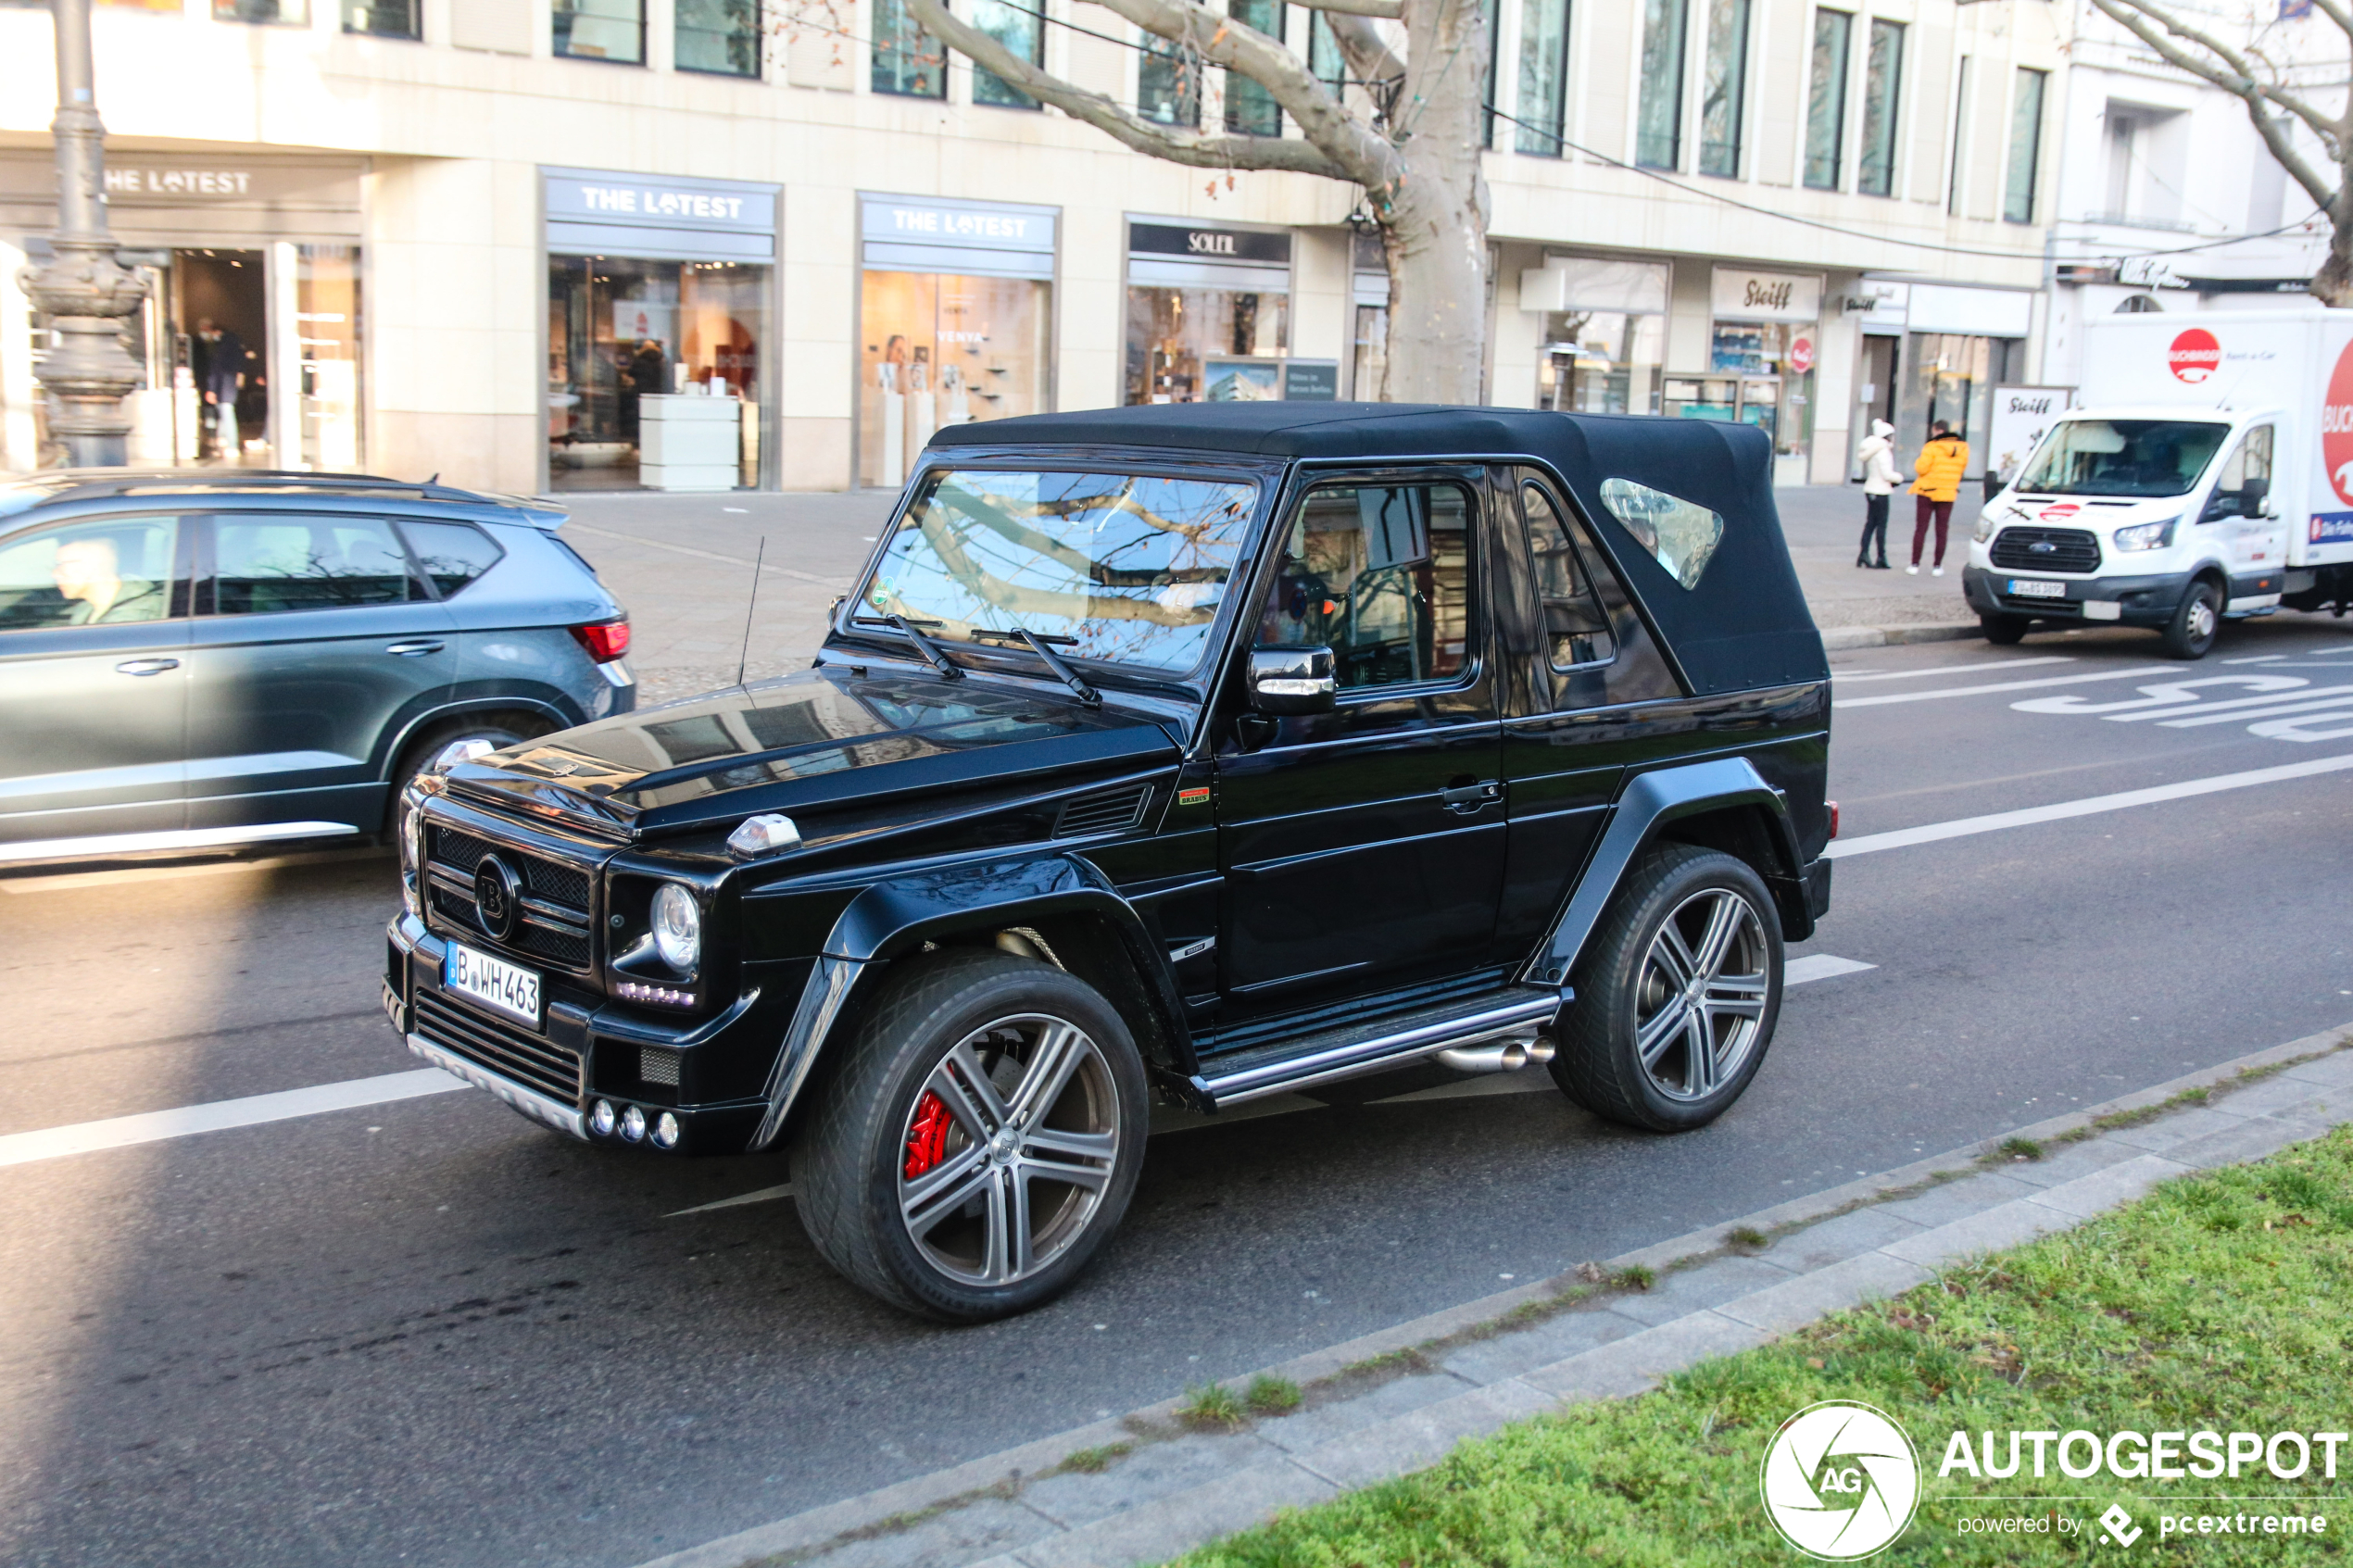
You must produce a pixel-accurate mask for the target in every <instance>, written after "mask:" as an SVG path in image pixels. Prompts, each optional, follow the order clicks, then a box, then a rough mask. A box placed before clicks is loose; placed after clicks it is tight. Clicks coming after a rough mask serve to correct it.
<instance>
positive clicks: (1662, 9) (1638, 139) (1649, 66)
mask: <svg viewBox="0 0 2353 1568" xmlns="http://www.w3.org/2000/svg"><path fill="white" fill-rule="evenodd" d="M1690 15H1691V12H1690V0H1642V107H1641V112H1640V116H1639V118H1638V119H1637V120H1636V121H1635V125H1634V161H1635V162H1636V163H1638V164H1640V165H1642V167H1643V168H1644V169H1676V168H1680V166H1681V164H1682V159H1683V35H1684V34H1685V33H1686V32H1687V31H1690V29H1689V20H1690Z"/></svg>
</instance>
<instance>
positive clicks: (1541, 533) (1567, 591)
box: [1519, 484, 1617, 670]
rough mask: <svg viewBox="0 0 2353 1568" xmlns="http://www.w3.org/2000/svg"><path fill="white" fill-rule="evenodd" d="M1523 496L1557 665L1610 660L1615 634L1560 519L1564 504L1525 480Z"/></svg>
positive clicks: (1540, 595) (1539, 591) (1547, 630)
mask: <svg viewBox="0 0 2353 1568" xmlns="http://www.w3.org/2000/svg"><path fill="white" fill-rule="evenodd" d="M1519 500H1520V506H1521V508H1522V509H1523V510H1524V511H1525V512H1526V513H1527V516H1528V550H1529V558H1530V559H1531V560H1533V561H1534V562H1535V567H1536V593H1537V596H1538V598H1540V599H1541V601H1542V603H1543V607H1544V633H1545V636H1546V638H1547V639H1548V641H1549V643H1550V646H1551V648H1552V660H1553V668H1554V669H1555V670H1573V669H1575V668H1576V667H1577V666H1579V665H1580V664H1603V663H1606V662H1608V661H1609V659H1612V658H1614V657H1615V656H1616V655H1617V638H1616V637H1615V636H1614V635H1612V633H1611V632H1610V629H1609V618H1608V617H1607V616H1605V615H1604V614H1603V613H1602V606H1601V600H1600V599H1599V597H1597V596H1595V594H1594V592H1593V580H1592V576H1591V575H1590V574H1589V572H1588V571H1587V568H1586V566H1585V563H1584V562H1583V561H1581V560H1579V558H1578V555H1577V546H1576V545H1575V544H1574V543H1573V542H1571V540H1570V539H1569V536H1568V525H1567V523H1565V522H1564V521H1561V514H1560V508H1559V507H1557V506H1556V505H1555V504H1554V501H1553V498H1552V497H1551V496H1550V495H1546V494H1545V493H1544V491H1543V489H1542V488H1541V486H1538V485H1534V484H1523V485H1521V486H1520V491H1519Z"/></svg>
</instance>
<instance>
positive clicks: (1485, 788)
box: [1438, 779, 1504, 817]
mask: <svg viewBox="0 0 2353 1568" xmlns="http://www.w3.org/2000/svg"><path fill="white" fill-rule="evenodd" d="M1503 798H1504V786H1503V785H1502V784H1500V783H1498V782H1497V781H1496V780H1493V779H1480V780H1479V781H1478V783H1476V784H1457V785H1455V786H1454V787H1453V788H1452V789H1441V790H1440V791H1439V792H1438V803H1439V804H1440V805H1441V806H1443V807H1445V808H1446V809H1448V810H1449V811H1453V812H1455V813H1457V814H1459V815H1461V816H1466V817H1475V816H1477V815H1478V813H1479V812H1480V811H1481V810H1483V809H1486V808H1487V807H1489V806H1491V805H1493V804H1494V803H1495V802H1496V801H1498V800H1501V799H1503Z"/></svg>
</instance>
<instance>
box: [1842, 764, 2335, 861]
mask: <svg viewBox="0 0 2353 1568" xmlns="http://www.w3.org/2000/svg"><path fill="white" fill-rule="evenodd" d="M2348 768H2353V756H2346V757H2322V758H2317V759H2314V760H2312V761H2309V762H2288V763H2284V764H2282V765H2281V766H2279V767H2276V768H2250V769H2248V770H2247V771H2246V772H2243V773H2216V774H2214V775H2212V776H2211V777H2209V778H2203V779H2183V781H2181V782H2180V783H2179V784H2158V785H2156V786H2155V787H2153V788H2149V789H2127V790H2120V791H2119V792H2117V793H2116V794H2114V795H2095V796H2090V797H2085V798H2084V799H2082V800H2060V801H2056V802H2054V803H2052V804H2051V805H2048V806H2029V807H2027V808H2026V809H2023V810H2018V811H1994V812H1992V813H1989V814H1988V815H1986V816H1982V817H1961V818H1957V819H1956V820H1954V821H1952V822H1925V823H1922V824H1921V825H1920V826H1919V827H1916V828H1898V829H1896V830H1895V831H1894V832H1893V833H1874V834H1865V835H1864V836H1863V837H1861V838H1842V839H1835V840H1833V841H1831V846H1830V847H1829V848H1827V849H1825V850H1823V851H1822V853H1823V855H1824V856H1825V857H1826V858H1828V859H1834V860H1843V859H1846V858H1847V857H1848V856H1850V855H1873V854H1877V853H1878V852H1879V851H1881V850H1882V849H1908V848H1910V847H1912V846H1914V845H1916V844H1934V843H1937V842H1938V841H1939V840H1942V839H1947V838H1966V837H1969V835H1970V834H1981V833H1999V832H2001V831H2002V830H2003V829H2005V828H2022V827H2031V826H2032V825H2033V824H2035V823H2037V822H2062V821H2064V820H2066V819H2067V818H2069V817H2089V816H2095V815H2097V814H2098V813H2100V812H2102V811H2121V810H2124V809H2127V808H2129V807H2133V806H2153V805H2156V804H2158V802H2160V801H2166V800H2186V799H2189V798H2190V797H2193V796H2199V795H2213V794H2216V793H2218V792H2220V791H2222V790H2226V789H2247V788H2250V787H2252V786H2254V785H2256V784H2280V783H2283V782H2284V781H2286V780H2289V779H2307V778H2310V777H2312V776H2313V775H2314V774H2316V773H2335V772H2342V771H2345V770H2347V769H2348Z"/></svg>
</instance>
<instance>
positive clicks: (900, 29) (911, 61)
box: [871, 0, 948, 98]
mask: <svg viewBox="0 0 2353 1568" xmlns="http://www.w3.org/2000/svg"><path fill="white" fill-rule="evenodd" d="M871 82H872V85H873V87H874V90H875V92H877V93H889V94H895V95H896V96H899V97H901V98H945V97H946V96H948V48H947V45H945V44H941V43H940V41H939V40H938V39H937V38H934V37H933V36H932V35H931V34H930V33H928V32H926V31H924V29H923V25H922V24H921V23H920V22H918V21H916V20H915V17H914V13H913V12H912V11H910V10H908V9H907V0H875V68H874V75H873V77H872V79H871Z"/></svg>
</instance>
